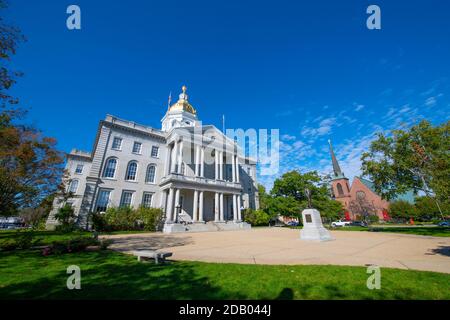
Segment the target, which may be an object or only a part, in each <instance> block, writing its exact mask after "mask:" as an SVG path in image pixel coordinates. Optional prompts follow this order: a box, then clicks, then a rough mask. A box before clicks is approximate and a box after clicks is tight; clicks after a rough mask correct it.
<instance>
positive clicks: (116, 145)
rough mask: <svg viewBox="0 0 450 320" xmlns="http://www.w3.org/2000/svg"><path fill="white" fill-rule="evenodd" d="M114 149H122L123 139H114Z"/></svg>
mask: <svg viewBox="0 0 450 320" xmlns="http://www.w3.org/2000/svg"><path fill="white" fill-rule="evenodd" d="M112 148H113V149H115V150H121V149H122V138H118V137H114V140H113V144H112Z"/></svg>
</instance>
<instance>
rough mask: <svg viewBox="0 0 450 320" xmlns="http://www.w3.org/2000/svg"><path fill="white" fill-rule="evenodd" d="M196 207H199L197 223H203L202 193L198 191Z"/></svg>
mask: <svg viewBox="0 0 450 320" xmlns="http://www.w3.org/2000/svg"><path fill="white" fill-rule="evenodd" d="M198 206H199V217H198V221H200V222H203V191H200V199H199V204H198Z"/></svg>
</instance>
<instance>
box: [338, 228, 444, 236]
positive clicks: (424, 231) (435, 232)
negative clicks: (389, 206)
mask: <svg viewBox="0 0 450 320" xmlns="http://www.w3.org/2000/svg"><path fill="white" fill-rule="evenodd" d="M331 230H342V231H368V232H394V233H403V234H415V235H420V236H432V237H450V228H448V227H392V226H389V227H368V228H363V227H339V228H332V229H331Z"/></svg>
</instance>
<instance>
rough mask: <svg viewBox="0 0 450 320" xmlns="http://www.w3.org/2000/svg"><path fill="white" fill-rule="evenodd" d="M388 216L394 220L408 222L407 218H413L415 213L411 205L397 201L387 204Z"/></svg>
mask: <svg viewBox="0 0 450 320" xmlns="http://www.w3.org/2000/svg"><path fill="white" fill-rule="evenodd" d="M389 215H390V216H391V217H392V218H394V219H401V220H408V219H409V218H415V217H416V216H417V211H416V208H415V207H414V205H412V204H411V203H409V202H407V201H404V200H398V201H394V202H391V203H390V204H389Z"/></svg>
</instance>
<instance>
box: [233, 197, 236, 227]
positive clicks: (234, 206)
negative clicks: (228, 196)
mask: <svg viewBox="0 0 450 320" xmlns="http://www.w3.org/2000/svg"><path fill="white" fill-rule="evenodd" d="M236 202H237V199H236V195H235V194H233V221H236V220H237V210H236Z"/></svg>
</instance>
